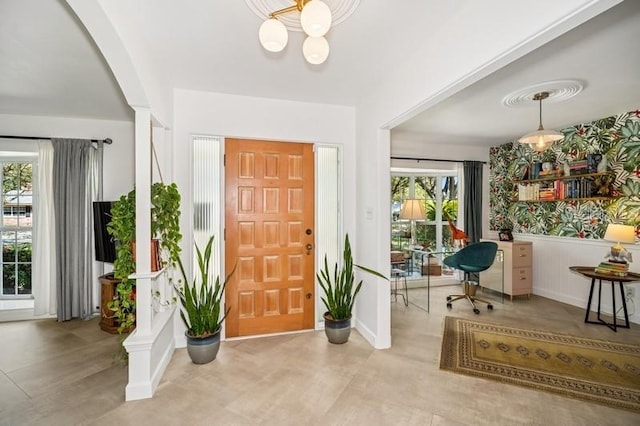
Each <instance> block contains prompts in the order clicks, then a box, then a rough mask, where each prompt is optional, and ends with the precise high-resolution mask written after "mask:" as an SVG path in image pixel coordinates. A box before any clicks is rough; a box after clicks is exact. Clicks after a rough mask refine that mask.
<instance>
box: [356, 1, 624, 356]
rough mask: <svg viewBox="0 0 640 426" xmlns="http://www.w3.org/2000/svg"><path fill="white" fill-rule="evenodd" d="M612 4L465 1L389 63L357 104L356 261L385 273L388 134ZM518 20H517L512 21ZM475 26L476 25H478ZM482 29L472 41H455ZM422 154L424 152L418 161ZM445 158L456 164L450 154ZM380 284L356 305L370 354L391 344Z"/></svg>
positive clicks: (386, 297)
mask: <svg viewBox="0 0 640 426" xmlns="http://www.w3.org/2000/svg"><path fill="white" fill-rule="evenodd" d="M616 3H619V1H617V0H602V1H587V0H567V1H563V2H557V1H552V0H544V1H539V2H524V3H523V2H512V1H508V0H498V1H492V2H489V3H488V2H467V3H464V4H461V5H460V8H459V11H458V14H457V15H456V16H455V17H454V18H453V19H452V20H451V21H450V22H448V25H447V26H446V27H445V29H444V30H443V31H441V32H440V33H438V34H436V35H434V37H433V38H432V39H431V40H428V41H427V42H426V43H424V44H422V45H418V46H416V48H417V49H420V50H416V52H415V54H414V56H413V57H410V58H407V60H406V62H404V63H401V64H400V63H398V64H394V66H393V67H390V69H389V75H388V79H387V80H386V81H385V82H383V84H381V85H380V87H379V89H378V90H377V91H375V92H373V93H371V95H370V96H369V97H368V98H367V99H365V100H363V101H362V102H360V103H359V104H358V105H357V123H356V131H357V141H356V149H357V169H356V170H357V177H356V179H357V184H358V200H357V202H358V205H357V212H356V214H357V215H358V217H359V218H362V219H365V220H359V221H358V227H357V240H356V241H357V242H356V247H355V249H356V251H357V252H358V255H359V261H361V262H363V263H364V264H366V265H371V266H373V267H376V268H378V269H379V270H383V269H382V268H387V267H388V250H389V246H390V241H389V238H390V237H389V235H388V232H387V233H383V232H380V230H382V229H388V220H389V219H388V214H386V213H385V212H386V211H387V210H388V208H389V179H388V171H389V157H390V147H389V145H390V136H389V131H388V130H385V129H389V128H392V127H393V126H394V125H396V124H397V123H400V122H402V121H403V120H404V119H406V118H410V117H412V116H413V115H415V114H416V113H418V112H422V111H424V110H426V109H427V108H429V107H430V106H433V105H435V104H437V103H438V102H440V101H441V100H443V99H446V98H447V97H448V96H451V95H452V94H454V93H456V92H457V91H459V90H462V89H463V88H465V87H467V86H469V85H471V84H473V83H474V82H476V81H478V80H479V79H481V78H483V77H485V76H487V75H488V74H490V73H491V72H493V71H495V70H497V69H499V68H500V67H502V66H504V65H506V64H508V63H509V62H511V61H513V60H515V59H517V58H519V57H521V56H523V55H525V54H527V53H529V52H530V51H532V50H533V49H535V48H537V47H539V46H541V45H542V44H544V43H546V42H548V41H549V40H551V39H553V38H554V37H557V36H558V35H561V34H562V33H564V32H566V31H568V30H570V29H571V28H573V27H575V26H576V25H579V24H580V23H582V22H584V21H586V20H588V19H590V18H591V17H593V16H595V15H597V14H598V13H601V12H602V11H604V10H606V9H608V8H610V7H612V6H613V5H615V4H616ZM514 16H518V17H519V18H518V19H513V17H514ZM479 23H482V24H481V25H480V24H479ZM469 28H482V31H477V32H476V33H475V37H474V38H473V39H472V40H471V42H470V40H469V39H468V38H463V37H459V36H458V34H460V33H463V32H465V31H468V30H469ZM428 151H429V148H427V147H425V150H424V152H425V154H427V153H428ZM446 158H450V159H459V158H460V156H459V153H457V152H455V153H454V152H452V153H451V154H450V156H448V157H446ZM386 287H387V286H386V285H384V282H383V281H382V280H377V286H365V287H363V290H362V296H361V297H360V300H359V302H358V306H359V308H358V317H359V320H360V321H361V323H360V324H358V325H357V326H358V329H359V330H360V331H361V332H362V333H363V334H364V335H365V337H366V338H367V339H368V340H369V341H371V342H372V343H373V345H374V346H375V347H377V348H385V347H389V346H390V345H391V334H390V314H389V311H390V309H389V295H388V294H387V293H388V292H387V291H385V289H386Z"/></svg>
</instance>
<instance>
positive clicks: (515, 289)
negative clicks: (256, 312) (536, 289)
mask: <svg viewBox="0 0 640 426" xmlns="http://www.w3.org/2000/svg"><path fill="white" fill-rule="evenodd" d="M531 273H532V272H531V268H530V267H528V268H513V276H512V277H513V281H512V283H511V295H512V296H517V295H520V294H530V293H531V291H532V289H533V280H532V275H531Z"/></svg>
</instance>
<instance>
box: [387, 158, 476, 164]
mask: <svg viewBox="0 0 640 426" xmlns="http://www.w3.org/2000/svg"><path fill="white" fill-rule="evenodd" d="M391 159H392V160H413V161H417V162H420V161H444V162H446V163H464V162H465V161H467V160H442V159H439V158H418V157H391ZM469 161H475V160H469ZM478 162H479V163H482V164H487V162H486V161H478Z"/></svg>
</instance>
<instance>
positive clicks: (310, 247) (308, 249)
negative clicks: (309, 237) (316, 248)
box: [305, 244, 313, 254]
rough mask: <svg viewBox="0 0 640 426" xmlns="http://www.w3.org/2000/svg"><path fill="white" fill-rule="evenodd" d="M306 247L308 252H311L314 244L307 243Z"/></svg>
mask: <svg viewBox="0 0 640 426" xmlns="http://www.w3.org/2000/svg"><path fill="white" fill-rule="evenodd" d="M305 248H306V249H307V254H311V249H313V246H312V245H311V244H307V245H306V246H305Z"/></svg>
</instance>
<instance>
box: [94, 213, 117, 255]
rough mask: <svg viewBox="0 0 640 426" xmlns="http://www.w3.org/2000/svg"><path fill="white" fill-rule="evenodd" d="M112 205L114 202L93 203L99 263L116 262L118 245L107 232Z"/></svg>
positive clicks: (95, 239)
mask: <svg viewBox="0 0 640 426" xmlns="http://www.w3.org/2000/svg"><path fill="white" fill-rule="evenodd" d="M112 205H113V202H112V201H94V202H93V233H94V241H95V253H96V260H97V261H99V262H108V263H113V262H114V261H115V260H116V244H115V242H114V241H113V239H112V238H111V235H109V233H108V232H107V224H108V223H109V222H110V221H111V206H112Z"/></svg>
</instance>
